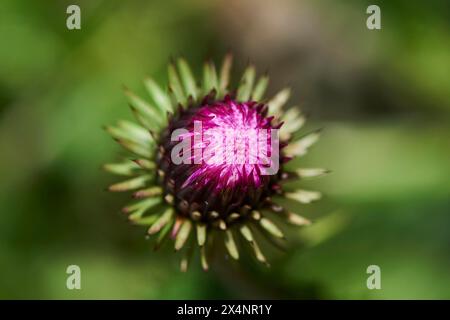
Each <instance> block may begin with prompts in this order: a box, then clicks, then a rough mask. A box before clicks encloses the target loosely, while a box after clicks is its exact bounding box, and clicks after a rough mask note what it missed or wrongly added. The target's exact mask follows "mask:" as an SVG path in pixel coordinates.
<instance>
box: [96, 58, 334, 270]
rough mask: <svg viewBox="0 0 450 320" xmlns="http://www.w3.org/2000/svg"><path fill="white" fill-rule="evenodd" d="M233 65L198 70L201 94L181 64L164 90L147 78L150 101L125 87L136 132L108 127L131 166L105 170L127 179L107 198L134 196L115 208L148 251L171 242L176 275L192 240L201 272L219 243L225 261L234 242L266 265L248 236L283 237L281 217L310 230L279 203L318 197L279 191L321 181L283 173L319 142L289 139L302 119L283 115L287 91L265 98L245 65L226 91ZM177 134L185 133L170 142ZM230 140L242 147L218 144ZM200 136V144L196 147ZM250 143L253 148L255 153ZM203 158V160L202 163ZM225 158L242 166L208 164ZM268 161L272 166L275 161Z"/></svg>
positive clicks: (233, 252) (294, 111) (298, 172)
mask: <svg viewBox="0 0 450 320" xmlns="http://www.w3.org/2000/svg"><path fill="white" fill-rule="evenodd" d="M231 62H232V58H231V56H230V55H228V56H226V57H225V59H224V61H223V64H222V66H221V69H220V72H217V71H216V67H215V65H214V64H213V63H205V65H204V69H203V79H202V83H201V86H199V85H198V84H197V81H196V80H195V78H194V76H193V74H192V72H191V69H190V67H189V65H188V64H187V63H186V61H185V60H184V59H178V61H177V66H175V65H174V64H170V65H169V70H168V75H169V85H168V90H167V92H166V91H164V90H163V89H162V88H161V87H160V86H159V85H158V84H157V83H156V82H155V81H154V80H153V79H151V78H147V79H146V80H145V82H144V84H145V87H146V89H147V91H148V92H149V94H150V96H151V98H152V99H151V100H152V101H151V102H147V101H145V100H143V99H142V98H140V97H138V96H137V95H135V94H134V93H132V92H131V91H130V90H128V89H125V94H126V96H127V97H128V100H129V104H130V107H131V110H132V112H133V114H134V116H135V118H136V120H137V122H138V124H136V123H133V122H128V121H119V122H118V124H117V125H116V126H108V127H106V130H107V131H108V132H109V133H110V134H111V135H112V136H113V138H114V139H115V140H116V141H117V142H118V143H119V144H121V145H122V146H123V147H124V148H125V149H127V150H128V151H130V152H131V154H132V158H131V159H127V160H125V161H123V162H121V163H114V164H107V165H105V169H106V170H108V171H110V172H112V173H115V174H118V175H123V176H129V177H130V178H128V179H127V180H125V181H123V182H119V183H116V184H113V185H111V186H110V187H109V190H110V191H129V190H134V194H133V196H134V198H136V201H135V202H134V203H132V204H130V205H128V206H126V207H125V208H123V212H125V213H126V214H128V218H129V220H130V221H131V222H132V223H134V224H137V225H143V226H147V227H148V234H149V235H156V245H155V248H159V247H160V246H161V244H162V243H163V241H164V240H165V239H167V238H171V239H173V240H174V246H175V250H177V251H178V250H181V249H184V255H183V258H182V260H181V269H182V270H186V269H187V266H188V261H189V259H190V256H191V255H192V253H193V249H194V247H195V246H196V245H195V244H194V243H195V242H196V243H197V245H198V247H199V249H200V259H201V265H202V267H203V269H205V270H206V269H208V256H209V253H210V250H212V249H213V247H212V243H213V242H214V239H223V242H224V246H225V248H226V250H227V252H228V253H229V255H230V256H231V257H232V258H234V259H239V255H240V252H241V251H242V250H238V246H237V244H236V240H237V239H236V238H237V237H242V238H243V240H244V242H247V243H248V244H249V248H250V250H251V251H253V253H254V256H255V257H256V259H257V260H258V261H260V262H262V263H265V264H267V260H266V258H265V256H264V254H263V253H262V251H261V249H260V246H259V244H258V242H257V241H256V238H255V232H262V233H265V234H266V235H268V236H269V237H273V238H275V239H277V238H282V239H283V238H284V235H283V232H282V230H281V229H280V228H279V226H278V225H277V224H276V223H275V222H273V221H272V220H273V219H272V218H271V217H273V216H279V217H282V218H283V219H285V221H286V222H287V223H290V224H293V225H297V226H304V225H308V224H310V221H309V220H307V219H306V218H304V217H302V216H300V215H298V214H297V213H294V212H291V211H289V210H288V209H287V208H284V207H283V206H282V205H280V202H279V201H278V200H277V199H279V200H280V199H283V197H284V198H289V199H292V200H295V201H298V202H300V203H310V202H312V201H314V200H318V199H319V198H320V197H321V195H320V193H319V192H316V191H306V190H294V191H292V190H291V191H287V190H285V188H284V186H283V184H284V182H285V181H288V180H292V179H293V178H294V179H295V178H304V177H315V176H319V175H323V174H325V173H326V170H324V169H302V168H299V169H295V170H292V171H287V170H286V168H285V164H286V163H287V162H288V161H289V160H291V159H292V158H293V157H296V156H298V157H300V156H303V155H305V154H306V152H307V151H308V148H309V147H310V146H311V145H313V144H314V143H315V142H316V141H317V139H318V138H319V132H318V131H315V132H312V133H309V134H307V135H304V136H303V137H301V138H300V139H294V136H295V135H294V134H295V133H296V132H297V131H298V130H299V129H300V128H301V127H302V126H303V124H304V122H305V118H304V116H303V115H302V114H301V113H300V111H299V110H298V108H296V107H292V108H290V109H288V110H286V111H284V110H283V106H284V105H285V103H286V102H287V100H288V98H289V96H290V90H289V89H284V90H282V91H280V92H279V93H278V94H276V95H275V96H274V97H272V98H271V99H266V98H265V97H264V94H265V91H266V88H267V85H268V81H269V79H268V77H267V76H266V75H263V76H261V77H260V78H259V79H258V80H257V81H256V72H255V68H254V67H253V66H249V67H247V69H246V70H245V72H244V74H243V76H242V79H241V82H240V84H239V86H238V88H237V90H235V91H232V90H230V89H229V79H230V69H231ZM197 123H200V124H201V126H202V127H201V130H200V133H199V132H198V131H196V124H197ZM177 130H184V131H183V134H181V135H180V136H178V137H177V139H174V138H173V133H174V132H175V131H177ZM230 130H231V131H230ZM255 130H260V131H267V132H269V131H270V132H276V134H275V135H271V136H269V135H267V136H255V135H252V134H251V133H252V132H254V131H255ZM278 130H279V131H278ZM230 132H235V133H236V132H238V136H237V137H236V136H234V137H233V139H235V138H237V139H241V140H242V141H244V142H243V143H242V144H241V148H240V149H236V148H233V145H231V149H230V145H227V144H226V143H225V144H223V143H221V142H223V141H226V140H227V139H229V137H230V134H229V133H230ZM198 135H200V138H201V139H196V138H198ZM250 137H253V138H254V139H255V140H251V139H250ZM261 137H262V138H261ZM180 138H181V139H180ZM186 138H192V139H193V140H194V141H193V142H192V140H191V139H187V140H188V141H189V143H188V144H184V145H182V147H183V148H180V140H183V141H184V139H186ZM278 139H279V142H278ZM242 141H241V142H242ZM275 142H277V143H275ZM256 145H257V146H258V148H256V149H255V148H253V147H255V146H256ZM260 147H262V149H265V150H266V153H265V154H264V156H265V157H263V156H260V155H259V154H255V153H253V152H252V150H257V152H259V151H260V149H261V148H260ZM208 148H209V149H208ZM262 149H261V150H262ZM207 150H209V151H210V152H209V153H208V154H209V156H205V151H207ZM211 150H212V152H211ZM223 151H225V153H226V154H227V155H230V154H231V155H232V156H241V157H242V159H243V161H240V162H233V161H223V162H217V161H211V160H214V159H215V158H217V156H218V155H222V156H223V155H224V152H223ZM238 153H239V155H237V154H238ZM174 155H182V156H183V159H182V161H178V162H177V161H174V158H173V156H174ZM273 155H278V158H275V159H273V158H272V156H273ZM269 156H270V157H271V158H270V160H269V161H267V160H268V157H269ZM199 157H200V158H199ZM252 157H253V158H252ZM250 158H252V159H250ZM263 158H264V159H263ZM233 159H235V158H233ZM242 159H241V160H242ZM249 159H250V160H252V161H250V160H249ZM208 160H210V161H208ZM216 160H217V159H216ZM263 160H264V161H263ZM278 161H279V163H278ZM175 162H177V163H175ZM275 162H276V163H275ZM272 164H275V165H276V166H277V169H278V170H275V171H274V172H273V173H272V174H267V172H266V171H267V165H269V166H270V165H272ZM278 166H279V167H278ZM189 241H190V244H187V243H188V242H189Z"/></svg>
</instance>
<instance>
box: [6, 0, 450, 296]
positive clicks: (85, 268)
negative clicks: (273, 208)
mask: <svg viewBox="0 0 450 320" xmlns="http://www.w3.org/2000/svg"><path fill="white" fill-rule="evenodd" d="M69 4H78V5H79V6H80V7H81V11H82V29H81V30H78V31H69V30H67V29H66V17H67V15H66V13H65V11H66V8H67V6H68V5H69ZM369 4H378V5H379V6H380V7H381V16H382V30H379V31H370V30H368V29H367V28H366V19H367V16H368V15H367V14H366V8H367V6H368V5H369ZM0 39H1V44H0V155H1V156H0V173H1V174H0V298H4V299H5V298H20V299H24V298H39V299H47V298H50V299H56V298H62V299H77V298H88V299H99V298H113V299H116V298H124V299H170V298H178V299H195V298H204V299H212V298H322V299H324V298H331V299H353V298H357V299H387V298H396V299H418V298H423V299H431V298H440V299H442V298H447V299H448V298H450V273H449V271H450V215H449V213H450V200H449V190H450V183H449V176H450V169H449V160H450V149H449V146H450V144H449V137H450V125H449V117H450V90H449V89H450V2H448V1H426V2H425V1H418V0H417V1H406V0H398V1H357V0H347V1H334V0H333V1H332V0H318V1H317V0H315V1H312V0H310V1H294V0H277V1H269V0H264V1H261V0H222V1H209V0H184V1H182V0H176V1H135V0H130V1H119V0H108V1H106V0H89V1H87V0H85V1H81V0H77V1H67V0H64V1H50V0H47V1H31V0H29V1H24V0H2V1H1V4H0ZM228 50H230V51H232V52H233V53H234V55H235V68H234V72H235V76H236V77H237V76H238V74H239V72H241V71H242V70H243V68H244V67H245V65H246V64H247V63H248V62H249V61H250V62H253V63H254V64H255V65H256V66H257V68H258V70H259V71H261V72H264V71H268V72H269V74H270V76H271V84H270V88H269V92H270V93H275V92H276V90H277V89H279V88H281V87H283V86H286V85H289V86H291V87H292V88H293V92H294V95H293V97H292V99H291V103H292V104H299V105H300V106H301V107H302V108H303V110H304V111H305V112H306V113H307V114H308V115H309V120H310V121H309V122H308V125H307V127H306V129H305V132H307V131H308V130H313V129H316V128H319V127H323V128H324V132H323V136H322V139H321V141H320V143H318V144H317V145H316V146H315V147H314V148H313V149H312V152H311V153H310V154H309V155H308V156H307V157H305V158H303V159H302V160H301V161H302V162H303V163H304V164H305V166H313V167H317V166H320V167H326V168H329V169H331V170H332V174H331V175H329V176H327V177H324V178H320V179H317V180H314V181H308V182H305V185H304V186H307V187H310V188H312V189H317V190H321V191H323V192H324V194H325V197H324V200H323V201H321V202H319V203H316V204H313V205H309V206H304V207H301V208H299V210H300V211H301V213H304V214H305V215H306V216H308V217H309V218H311V219H313V220H314V221H315V224H314V225H313V226H311V227H309V228H307V229H302V230H299V231H298V230H295V229H293V230H291V231H290V233H289V235H290V240H291V241H290V243H291V244H292V246H291V248H290V249H289V250H287V252H285V253H281V252H278V251H274V250H272V249H269V248H268V249H267V251H266V253H267V255H268V256H269V257H270V260H271V264H272V266H271V268H265V267H263V266H260V265H258V264H257V263H256V262H255V261H253V260H252V259H251V258H246V257H244V259H243V261H242V262H241V263H239V264H236V263H232V262H229V261H227V260H225V262H222V263H219V262H216V263H213V269H212V270H210V271H209V272H203V271H201V268H200V267H199V263H198V262H197V261H196V262H194V264H193V265H191V268H190V270H189V272H188V273H181V272H180V271H179V268H178V263H179V257H178V256H177V255H176V254H174V253H173V250H172V248H171V247H169V246H166V247H165V248H164V249H163V250H162V251H161V252H158V253H154V252H153V251H152V246H151V241H149V240H145V239H144V232H145V230H144V229H142V228H139V227H134V226H131V225H129V224H128V223H126V221H125V217H124V216H123V215H122V214H121V213H120V211H119V210H120V208H121V207H122V206H123V205H124V204H125V202H126V201H127V200H128V199H129V197H130V196H129V195H117V194H109V193H107V192H105V191H104V190H105V187H106V186H108V185H109V184H111V183H113V182H115V181H117V179H116V177H113V176H111V175H109V174H107V173H105V172H103V171H102V170H101V169H100V167H101V165H102V163H105V162H110V161H111V160H115V159H119V157H120V155H121V154H123V152H122V150H121V149H120V147H119V146H118V145H116V144H115V143H114V142H113V141H112V140H111V139H110V137H109V136H108V135H107V134H106V133H105V132H104V131H102V129H101V127H102V125H105V124H111V123H113V122H115V121H116V120H117V119H119V118H125V119H132V115H131V113H130V112H129V110H128V108H127V103H126V99H125V98H124V96H123V94H122V90H121V87H122V85H124V84H125V85H127V86H128V87H130V88H132V89H133V90H135V91H137V92H139V93H141V94H142V95H145V92H144V89H143V85H142V83H141V79H143V78H144V77H145V75H147V74H151V75H152V76H154V77H155V78H156V79H157V80H159V81H161V82H163V83H164V82H165V81H166V80H167V79H166V65H167V63H168V61H169V60H170V57H176V56H179V55H183V56H185V57H186V58H187V59H188V60H189V61H190V62H191V63H192V65H193V67H194V70H195V72H196V74H197V75H198V74H199V73H200V70H201V64H202V61H203V60H204V59H207V58H211V59H213V60H215V61H216V62H220V60H221V58H222V57H223V55H224V54H225V53H226V52H227V51H228ZM235 80H238V79H237V78H236V79H235ZM246 252H247V253H248V254H249V255H250V252H249V251H246ZM197 259H198V257H196V260H197ZM219 260H223V259H222V257H220V259H219ZM71 264H76V265H79V266H80V267H81V273H82V290H78V291H77V290H74V291H70V290H67V289H66V277H67V274H66V267H67V266H68V265H71ZM371 264H376V265H379V266H380V267H381V281H382V289H381V290H368V289H367V287H366V279H367V277H368V275H367V274H366V268H367V266H369V265H371Z"/></svg>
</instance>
